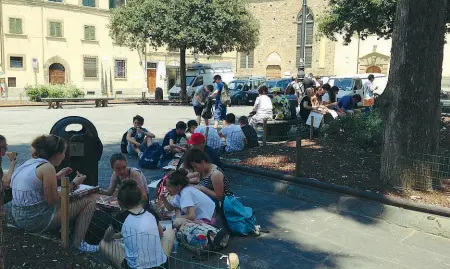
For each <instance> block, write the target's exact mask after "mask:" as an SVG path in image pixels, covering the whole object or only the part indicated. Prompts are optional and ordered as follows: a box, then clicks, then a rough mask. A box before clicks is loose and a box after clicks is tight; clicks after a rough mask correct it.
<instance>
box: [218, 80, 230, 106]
mask: <svg viewBox="0 0 450 269" xmlns="http://www.w3.org/2000/svg"><path fill="white" fill-rule="evenodd" d="M222 83H223V88H222V92H221V93H220V102H221V103H222V104H223V105H224V106H229V105H230V104H231V96H230V89H228V85H227V84H226V83H225V82H222Z"/></svg>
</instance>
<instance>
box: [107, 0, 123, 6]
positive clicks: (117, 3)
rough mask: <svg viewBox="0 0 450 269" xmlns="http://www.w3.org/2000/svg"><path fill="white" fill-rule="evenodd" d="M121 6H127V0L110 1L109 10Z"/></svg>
mask: <svg viewBox="0 0 450 269" xmlns="http://www.w3.org/2000/svg"><path fill="white" fill-rule="evenodd" d="M121 5H125V0H109V8H116V7H120V6H121Z"/></svg>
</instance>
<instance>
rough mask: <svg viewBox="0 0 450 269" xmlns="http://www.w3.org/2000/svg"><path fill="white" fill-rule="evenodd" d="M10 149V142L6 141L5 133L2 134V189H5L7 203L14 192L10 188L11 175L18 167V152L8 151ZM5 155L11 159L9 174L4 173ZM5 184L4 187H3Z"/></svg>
mask: <svg viewBox="0 0 450 269" xmlns="http://www.w3.org/2000/svg"><path fill="white" fill-rule="evenodd" d="M7 151H8V143H7V142H6V138H5V137H4V136H3V135H0V191H2V190H3V191H5V201H4V202H5V203H7V202H9V201H11V199H12V193H11V189H10V184H11V177H12V174H13V172H14V170H15V169H16V164H17V153H15V152H7ZM5 155H6V156H7V157H8V159H9V164H10V165H9V170H8V173H7V174H4V173H3V167H2V160H3V157H5ZM1 186H3V187H1Z"/></svg>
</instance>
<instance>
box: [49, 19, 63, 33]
mask: <svg viewBox="0 0 450 269" xmlns="http://www.w3.org/2000/svg"><path fill="white" fill-rule="evenodd" d="M63 34H64V33H63V24H62V22H58V21H51V22H49V23H48V35H49V36H51V37H63Z"/></svg>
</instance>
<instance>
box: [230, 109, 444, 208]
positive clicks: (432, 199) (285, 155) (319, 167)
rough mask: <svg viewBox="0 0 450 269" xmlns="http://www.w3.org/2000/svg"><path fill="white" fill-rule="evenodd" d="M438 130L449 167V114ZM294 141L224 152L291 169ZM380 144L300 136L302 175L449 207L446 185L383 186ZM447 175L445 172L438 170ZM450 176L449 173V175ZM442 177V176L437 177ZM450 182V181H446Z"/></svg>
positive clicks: (235, 159) (234, 159) (239, 160)
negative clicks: (427, 187) (364, 146)
mask: <svg viewBox="0 0 450 269" xmlns="http://www.w3.org/2000/svg"><path fill="white" fill-rule="evenodd" d="M443 120H444V126H443V128H442V130H441V134H440V152H439V156H442V157H441V158H439V162H442V163H441V166H442V167H450V158H448V157H450V117H445V118H444V119H443ZM295 146H296V143H295V141H291V142H285V143H276V144H268V145H267V146H266V147H259V148H256V149H249V150H246V151H243V152H239V153H233V154H229V155H226V156H225V159H226V160H227V161H228V162H229V163H234V164H238V165H243V166H247V167H258V168H264V169H270V170H274V171H280V172H283V173H285V174H291V175H293V174H294V173H295V162H296V154H295ZM380 154H381V149H380V148H369V149H361V148H360V147H358V146H356V145H354V144H350V143H345V142H342V141H329V140H324V139H322V138H318V139H315V140H309V139H306V140H302V148H301V165H300V170H301V174H302V177H306V178H312V179H315V180H318V181H322V182H328V183H333V184H336V185H342V186H348V187H352V188H355V189H357V190H361V191H373V192H377V193H383V194H387V195H392V196H395V197H401V198H405V199H410V200H412V201H415V202H418V203H426V204H431V205H439V206H444V207H450V193H449V192H447V190H449V189H450V188H448V189H447V190H443V191H430V192H423V191H415V190H408V191H399V190H396V189H387V188H385V187H384V186H383V184H382V183H381V180H380V167H381V163H380ZM441 174H442V175H444V177H445V175H447V174H448V173H441ZM449 178H450V177H449ZM441 179H444V178H441ZM449 182H450V181H449Z"/></svg>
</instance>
